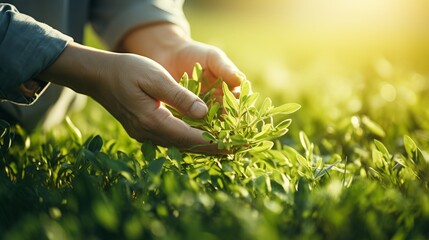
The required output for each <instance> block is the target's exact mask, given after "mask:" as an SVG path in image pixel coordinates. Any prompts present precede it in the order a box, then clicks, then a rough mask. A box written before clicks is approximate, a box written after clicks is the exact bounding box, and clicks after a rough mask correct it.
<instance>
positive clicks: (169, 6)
mask: <svg viewBox="0 0 429 240" xmlns="http://www.w3.org/2000/svg"><path fill="white" fill-rule="evenodd" d="M183 3H184V0H93V1H92V2H91V9H90V21H91V24H92V26H93V27H94V30H95V31H96V32H97V34H98V35H99V36H101V38H102V39H103V40H104V42H105V43H106V44H107V45H108V46H109V48H110V49H112V50H117V49H116V48H117V47H118V44H119V41H120V40H121V39H122V37H123V36H124V35H125V34H126V33H127V32H129V31H130V30H131V29H133V28H136V27H138V26H143V25H146V24H152V23H156V22H170V23H173V24H176V25H178V26H180V27H181V28H182V29H183V30H184V31H185V32H187V33H188V34H189V32H190V30H189V23H188V21H187V20H186V17H185V14H184V13H183Z"/></svg>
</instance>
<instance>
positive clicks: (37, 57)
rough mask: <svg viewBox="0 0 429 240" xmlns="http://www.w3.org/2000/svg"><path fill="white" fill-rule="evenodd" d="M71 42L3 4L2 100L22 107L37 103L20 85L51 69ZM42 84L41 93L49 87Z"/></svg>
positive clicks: (0, 6)
mask: <svg viewBox="0 0 429 240" xmlns="http://www.w3.org/2000/svg"><path fill="white" fill-rule="evenodd" d="M69 41H72V39H71V38H70V37H68V36H66V35H64V34H62V33H60V32H58V31H57V30H55V29H53V28H51V27H49V26H48V25H46V24H43V23H40V22H37V21H36V20H34V19H33V18H31V17H29V16H27V15H25V14H21V13H19V12H18V10H17V9H16V8H15V7H14V6H13V5H10V4H4V3H1V4H0V99H1V100H9V101H12V102H15V103H20V104H31V103H32V102H33V101H35V100H36V98H37V94H36V95H35V96H33V97H26V96H25V95H23V94H22V93H21V91H19V88H20V86H21V85H22V84H23V83H26V82H28V81H33V80H34V78H35V77H36V76H37V75H38V74H39V73H40V72H41V71H43V70H44V69H46V68H47V67H48V66H50V65H51V64H52V63H53V62H54V61H55V60H56V59H57V58H58V56H59V55H60V54H61V53H62V52H63V50H64V48H65V47H66V46H67V43H68V42H69ZM35 82H37V83H38V84H40V85H41V86H40V89H39V90H38V93H41V92H42V91H43V90H44V88H46V87H47V85H48V84H47V83H43V82H42V81H37V80H36V81H35Z"/></svg>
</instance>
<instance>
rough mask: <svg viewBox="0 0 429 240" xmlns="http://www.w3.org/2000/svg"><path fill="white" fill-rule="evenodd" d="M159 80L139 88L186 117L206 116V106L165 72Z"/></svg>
mask: <svg viewBox="0 0 429 240" xmlns="http://www.w3.org/2000/svg"><path fill="white" fill-rule="evenodd" d="M160 78H161V79H156V80H155V81H152V82H151V83H149V84H147V83H146V84H145V86H143V87H141V89H142V91H145V92H146V93H147V94H149V95H150V96H151V97H153V98H154V99H157V100H160V101H162V102H164V103H166V104H168V105H169V106H171V107H173V108H175V109H176V110H178V111H179V112H181V113H182V114H184V115H186V116H189V117H193V118H203V117H204V116H205V115H206V114H207V111H208V109H207V106H206V104H205V103H204V102H203V101H202V100H201V99H200V98H199V97H198V96H196V95H195V94H194V93H192V92H191V91H189V90H188V89H186V88H184V87H182V86H181V85H179V84H178V83H177V82H176V81H175V80H174V79H173V78H172V77H171V76H170V75H169V74H168V72H167V71H165V72H164V73H163V74H161V75H160Z"/></svg>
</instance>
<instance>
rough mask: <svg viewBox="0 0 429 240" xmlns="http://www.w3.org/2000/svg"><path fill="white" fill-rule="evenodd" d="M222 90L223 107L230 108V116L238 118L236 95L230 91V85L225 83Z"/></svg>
mask: <svg viewBox="0 0 429 240" xmlns="http://www.w3.org/2000/svg"><path fill="white" fill-rule="evenodd" d="M222 90H223V95H224V96H223V105H224V107H225V108H229V110H230V111H229V112H230V114H233V115H234V116H236V115H237V114H236V113H237V110H238V109H239V106H238V102H237V99H236V98H235V96H234V94H232V92H231V91H230V90H229V88H228V85H227V84H226V83H225V82H223V83H222Z"/></svg>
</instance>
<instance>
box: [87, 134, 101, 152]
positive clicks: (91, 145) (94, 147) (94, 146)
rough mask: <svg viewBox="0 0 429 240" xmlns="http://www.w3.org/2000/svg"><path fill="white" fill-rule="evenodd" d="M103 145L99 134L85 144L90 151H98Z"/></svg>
mask: <svg viewBox="0 0 429 240" xmlns="http://www.w3.org/2000/svg"><path fill="white" fill-rule="evenodd" d="M102 147H103V139H102V138H101V137H100V135H96V136H94V137H92V138H90V139H89V140H88V142H87V144H86V148H87V149H88V150H89V151H91V152H99V151H100V150H101V148H102Z"/></svg>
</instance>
